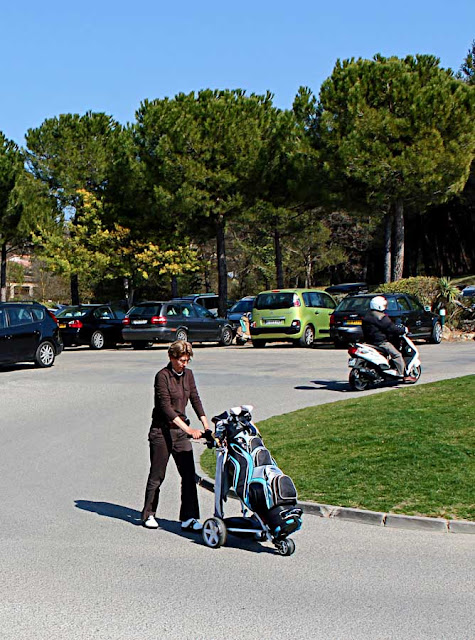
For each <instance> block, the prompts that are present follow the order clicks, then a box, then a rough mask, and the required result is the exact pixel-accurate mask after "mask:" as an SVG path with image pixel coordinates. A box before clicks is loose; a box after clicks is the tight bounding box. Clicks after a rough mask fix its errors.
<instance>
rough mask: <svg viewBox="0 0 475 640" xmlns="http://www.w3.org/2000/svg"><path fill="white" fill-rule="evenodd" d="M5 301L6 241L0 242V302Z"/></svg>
mask: <svg viewBox="0 0 475 640" xmlns="http://www.w3.org/2000/svg"><path fill="white" fill-rule="evenodd" d="M6 301H7V243H6V242H2V257H1V262H0V302H6Z"/></svg>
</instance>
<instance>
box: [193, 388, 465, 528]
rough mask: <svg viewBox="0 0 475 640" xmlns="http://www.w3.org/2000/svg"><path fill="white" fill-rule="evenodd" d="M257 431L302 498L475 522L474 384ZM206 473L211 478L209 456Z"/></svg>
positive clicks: (323, 409) (414, 392) (415, 392)
mask: <svg viewBox="0 0 475 640" xmlns="http://www.w3.org/2000/svg"><path fill="white" fill-rule="evenodd" d="M258 426H259V430H260V431H261V433H262V436H263V438H264V443H265V444H266V446H267V447H268V448H269V450H270V451H271V453H272V455H273V457H274V458H275V460H276V461H277V464H278V465H279V466H280V468H281V469H282V470H283V471H284V472H285V473H287V474H288V475H289V476H290V477H291V478H292V479H293V480H294V482H295V484H296V486H297V490H298V492H299V498H300V499H301V500H313V501H315V502H321V503H325V504H333V505H340V506H347V507H359V508H362V509H371V510H375V511H384V512H392V513H405V514H410V515H426V516H439V517H444V518H458V519H467V520H475V376H465V377H463V378H456V379H454V380H444V381H442V382H435V383H432V384H425V385H420V386H414V387H408V388H406V389H395V390H393V391H387V392H385V393H381V394H377V395H372V396H366V397H364V398H360V399H357V400H346V401H342V402H335V403H331V404H326V405H319V406H317V407H310V408H307V409H301V410H299V411H295V412H293V413H288V414H285V415H282V416H277V417H274V418H270V419H268V420H265V421H263V422H261V423H259V425H258ZM201 465H202V467H203V469H205V470H206V471H207V472H208V474H209V475H211V476H214V465H215V457H214V452H213V451H205V453H204V455H203V456H202V457H201Z"/></svg>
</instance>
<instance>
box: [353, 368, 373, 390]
mask: <svg viewBox="0 0 475 640" xmlns="http://www.w3.org/2000/svg"><path fill="white" fill-rule="evenodd" d="M349 382H350V387H351V388H352V389H353V391H365V390H366V389H368V387H369V386H370V384H371V383H370V381H369V380H368V379H367V378H364V377H363V376H361V374H360V372H359V370H358V369H352V370H351V371H350V377H349Z"/></svg>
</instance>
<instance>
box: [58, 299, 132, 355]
mask: <svg viewBox="0 0 475 640" xmlns="http://www.w3.org/2000/svg"><path fill="white" fill-rule="evenodd" d="M124 317H125V310H124V309H116V308H112V307H111V306H110V305H106V304H80V305H76V306H70V307H66V309H63V310H62V311H60V312H59V313H58V314H57V315H56V318H57V319H58V323H59V330H60V331H61V337H62V339H63V343H64V346H65V347H72V346H79V345H89V346H90V347H91V349H103V348H104V347H114V346H115V345H116V344H117V343H118V342H123V340H122V319H123V318H124Z"/></svg>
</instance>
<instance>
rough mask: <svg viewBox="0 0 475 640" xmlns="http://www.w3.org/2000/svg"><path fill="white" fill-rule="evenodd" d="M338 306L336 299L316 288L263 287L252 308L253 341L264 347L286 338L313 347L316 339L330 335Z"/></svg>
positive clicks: (296, 343) (299, 344)
mask: <svg viewBox="0 0 475 640" xmlns="http://www.w3.org/2000/svg"><path fill="white" fill-rule="evenodd" d="M335 307H336V303H335V300H334V299H333V298H332V297H331V296H330V295H329V294H328V293H325V291H319V290H317V289H275V290H272V291H262V292H261V293H259V295H258V296H257V298H256V299H255V301H254V307H253V309H252V319H251V337H252V344H253V346H254V347H264V346H265V344H266V343H267V342H282V341H286V342H293V343H294V344H295V345H297V346H301V347H311V346H312V344H313V343H314V341H315V340H318V339H322V338H327V339H328V338H329V337H330V314H331V313H332V311H333V310H334V309H335Z"/></svg>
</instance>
